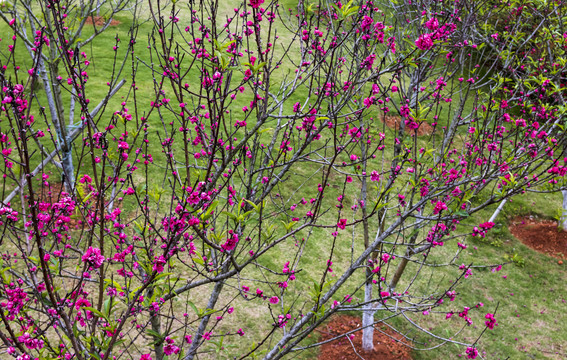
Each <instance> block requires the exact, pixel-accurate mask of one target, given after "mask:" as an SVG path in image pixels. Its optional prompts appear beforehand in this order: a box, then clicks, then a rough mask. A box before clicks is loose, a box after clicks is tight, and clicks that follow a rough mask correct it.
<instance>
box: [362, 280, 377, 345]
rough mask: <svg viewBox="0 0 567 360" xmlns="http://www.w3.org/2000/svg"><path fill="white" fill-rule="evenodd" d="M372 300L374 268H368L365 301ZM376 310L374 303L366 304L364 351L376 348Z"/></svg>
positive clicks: (363, 315) (363, 320)
mask: <svg viewBox="0 0 567 360" xmlns="http://www.w3.org/2000/svg"><path fill="white" fill-rule="evenodd" d="M371 300H372V270H370V269H366V284H365V285H364V302H369V301H371ZM374 312H375V310H374V309H373V307H372V304H367V305H365V306H364V311H363V312H362V351H364V352H370V351H372V350H374Z"/></svg>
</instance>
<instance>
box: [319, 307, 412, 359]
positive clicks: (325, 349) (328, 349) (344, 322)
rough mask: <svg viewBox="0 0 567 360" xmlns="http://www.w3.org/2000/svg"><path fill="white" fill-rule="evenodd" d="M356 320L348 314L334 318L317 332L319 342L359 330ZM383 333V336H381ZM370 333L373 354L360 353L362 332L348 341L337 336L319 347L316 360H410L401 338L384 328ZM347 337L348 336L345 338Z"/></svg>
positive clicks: (359, 324)
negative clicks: (319, 338) (372, 340)
mask: <svg viewBox="0 0 567 360" xmlns="http://www.w3.org/2000/svg"><path fill="white" fill-rule="evenodd" d="M361 326H362V321H361V320H360V318H357V317H354V316H350V315H340V316H334V317H333V318H332V319H331V321H330V322H329V323H328V324H327V325H326V326H324V327H323V328H322V329H319V330H318V332H319V333H320V334H321V335H322V338H321V341H324V340H329V339H332V338H334V337H336V336H339V335H341V334H344V333H347V332H349V331H352V330H355V329H360V327H361ZM380 331H382V332H384V333H385V334H387V335H385V334H383V333H381V332H380ZM380 331H377V330H375V331H374V351H372V352H369V353H367V352H363V351H362V331H357V332H355V333H353V334H352V335H354V336H353V337H352V335H350V336H351V337H352V339H350V341H349V339H347V338H346V337H344V336H343V337H341V338H339V339H337V340H334V341H331V342H329V343H326V344H324V345H322V346H321V352H320V354H319V358H318V359H319V360H354V359H364V360H408V359H411V358H412V357H411V349H410V348H409V347H407V346H406V345H404V344H403V343H401V342H400V341H401V340H403V337H402V336H401V335H399V334H397V333H395V332H394V331H393V330H391V329H389V328H387V327H385V326H384V327H381V328H380ZM347 336H348V335H347Z"/></svg>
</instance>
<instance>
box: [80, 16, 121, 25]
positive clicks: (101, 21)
mask: <svg viewBox="0 0 567 360" xmlns="http://www.w3.org/2000/svg"><path fill="white" fill-rule="evenodd" d="M93 19H94V24H95V25H96V26H103V25H104V24H106V21H105V19H104V18H103V17H102V16H89V17H87V19H86V20H85V24H88V25H92V24H93ZM118 24H120V21H118V20H115V19H112V20H110V26H116V25H118Z"/></svg>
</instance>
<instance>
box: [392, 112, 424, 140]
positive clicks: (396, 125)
mask: <svg viewBox="0 0 567 360" xmlns="http://www.w3.org/2000/svg"><path fill="white" fill-rule="evenodd" d="M401 121H402V119H401V118H400V117H399V116H384V117H383V118H382V122H384V123H386V126H388V127H389V128H390V129H393V130H395V131H398V130H399V129H400V122H401ZM404 131H405V132H406V133H408V134H410V135H414V134H415V130H410V129H407V128H406V129H405V130H404ZM431 134H433V127H432V126H431V125H429V123H427V122H425V121H423V122H422V123H421V124H419V128H417V136H423V135H431Z"/></svg>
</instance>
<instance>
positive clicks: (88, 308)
mask: <svg viewBox="0 0 567 360" xmlns="http://www.w3.org/2000/svg"><path fill="white" fill-rule="evenodd" d="M81 309H83V310H88V311H90V312H92V313H94V314H96V315H97V316H98V317H99V318H102V319H105V320H107V321H108V318H107V317H106V315H104V314H103V313H102V312H100V311H98V310H97V309H95V308H94V307H90V306H85V307H82V308H81Z"/></svg>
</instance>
